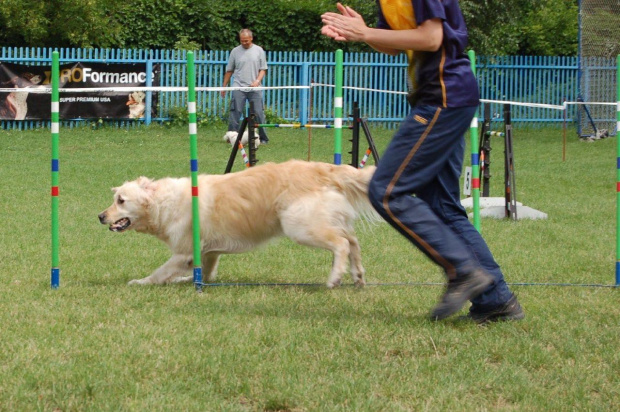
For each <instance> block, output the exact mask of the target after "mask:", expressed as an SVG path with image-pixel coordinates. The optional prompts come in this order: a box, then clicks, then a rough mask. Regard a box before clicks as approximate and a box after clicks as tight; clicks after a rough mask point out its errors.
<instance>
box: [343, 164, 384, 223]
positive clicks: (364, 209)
mask: <svg viewBox="0 0 620 412" xmlns="http://www.w3.org/2000/svg"><path fill="white" fill-rule="evenodd" d="M338 167H342V168H343V169H344V171H345V172H344V173H338V174H337V175H336V176H339V178H338V179H339V183H340V185H339V186H340V189H341V191H342V193H343V194H344V196H345V197H346V198H347V200H348V201H349V203H351V205H352V206H353V208H354V209H355V210H356V211H357V212H358V213H359V214H360V216H361V217H362V218H364V219H365V220H367V221H369V222H379V221H382V220H383V219H382V218H381V216H379V214H378V213H377V212H376V211H375V209H374V208H373V207H372V205H371V204H370V200H368V184H369V183H370V179H371V178H372V175H373V174H374V173H375V169H376V167H375V166H370V165H368V166H366V167H364V168H363V169H356V168H354V167H351V166H338Z"/></svg>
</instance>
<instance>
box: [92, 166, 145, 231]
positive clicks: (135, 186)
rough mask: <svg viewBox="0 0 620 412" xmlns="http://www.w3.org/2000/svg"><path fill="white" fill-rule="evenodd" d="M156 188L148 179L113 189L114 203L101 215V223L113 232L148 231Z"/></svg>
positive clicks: (140, 179)
mask: <svg viewBox="0 0 620 412" xmlns="http://www.w3.org/2000/svg"><path fill="white" fill-rule="evenodd" d="M154 188H155V183H154V182H153V181H152V180H151V179H148V178H146V177H139V178H138V179H136V180H133V181H131V182H125V183H123V185H122V186H119V187H114V188H112V191H113V192H114V203H112V205H111V206H110V207H108V208H107V209H106V210H104V211H103V212H101V213H100V214H99V221H100V222H101V224H103V225H109V226H110V230H111V231H113V232H124V231H125V230H128V229H133V230H137V231H144V230H146V229H147V228H148V226H149V212H150V205H151V202H152V194H153V191H154Z"/></svg>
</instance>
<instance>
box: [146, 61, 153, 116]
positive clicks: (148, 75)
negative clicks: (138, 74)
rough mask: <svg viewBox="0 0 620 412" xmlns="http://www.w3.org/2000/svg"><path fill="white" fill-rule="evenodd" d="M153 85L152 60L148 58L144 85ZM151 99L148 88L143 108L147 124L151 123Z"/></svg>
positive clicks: (151, 93)
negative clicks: (144, 107)
mask: <svg viewBox="0 0 620 412" xmlns="http://www.w3.org/2000/svg"><path fill="white" fill-rule="evenodd" d="M151 86H153V60H152V59H151V58H150V56H149V58H148V59H147V60H146V87H151ZM152 99H153V92H152V91H150V90H148V91H147V92H146V109H144V123H145V124H146V125H147V126H148V125H150V124H151V106H152V104H151V102H152Z"/></svg>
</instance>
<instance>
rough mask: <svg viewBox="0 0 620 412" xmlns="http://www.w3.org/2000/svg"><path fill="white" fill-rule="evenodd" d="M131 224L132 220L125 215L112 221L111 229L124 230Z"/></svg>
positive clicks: (114, 230) (113, 230)
mask: <svg viewBox="0 0 620 412" xmlns="http://www.w3.org/2000/svg"><path fill="white" fill-rule="evenodd" d="M129 225H131V220H129V218H126V217H124V218H122V219H119V220H117V221H116V222H114V223H112V224H111V225H110V230H111V231H112V232H122V231H124V230H125V229H127V228H128V227H129Z"/></svg>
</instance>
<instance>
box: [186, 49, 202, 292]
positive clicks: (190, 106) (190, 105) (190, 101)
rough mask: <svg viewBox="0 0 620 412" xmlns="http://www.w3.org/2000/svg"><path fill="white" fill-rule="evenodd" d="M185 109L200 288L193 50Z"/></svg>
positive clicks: (199, 286)
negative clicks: (187, 117)
mask: <svg viewBox="0 0 620 412" xmlns="http://www.w3.org/2000/svg"><path fill="white" fill-rule="evenodd" d="M187 111H188V113H189V151H190V169H191V180H192V236H193V246H194V286H195V287H196V290H198V291H200V290H202V263H201V262H200V249H201V248H200V212H199V210H200V202H199V198H198V138H197V134H198V127H197V125H196V65H195V63H194V52H187Z"/></svg>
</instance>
